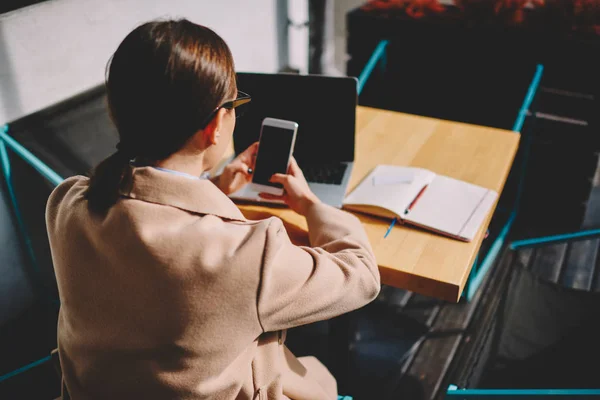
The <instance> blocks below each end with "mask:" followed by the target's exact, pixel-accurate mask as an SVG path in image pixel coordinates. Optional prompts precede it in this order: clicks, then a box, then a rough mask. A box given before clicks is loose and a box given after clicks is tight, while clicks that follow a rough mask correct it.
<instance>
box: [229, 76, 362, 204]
mask: <svg viewBox="0 0 600 400" xmlns="http://www.w3.org/2000/svg"><path fill="white" fill-rule="evenodd" d="M357 82H358V81H357V79H356V78H353V77H328V76H321V75H295V74H261V73H242V72H240V73H238V74H237V85H238V89H239V90H241V91H243V92H246V93H248V94H249V95H250V96H252V102H251V103H249V104H248V107H247V109H246V110H245V112H244V115H243V116H242V117H241V118H238V119H237V121H236V127H235V131H234V133H233V145H234V150H235V154H236V155H237V154H239V153H241V152H242V151H244V150H245V149H246V148H248V146H250V145H251V144H252V143H254V142H255V141H257V140H258V139H259V136H260V128H261V124H262V121H263V119H264V118H266V117H272V118H279V119H286V120H291V121H295V122H297V123H298V132H297V134H296V144H295V147H294V153H293V155H294V157H295V158H296V161H297V162H298V165H299V166H300V168H301V169H302V171H303V172H304V176H305V177H306V180H307V181H308V184H309V186H310V188H311V190H312V191H313V192H314V193H315V195H317V197H319V199H321V201H323V202H324V203H326V204H329V205H332V206H334V207H338V208H341V207H342V202H343V200H344V197H345V195H346V190H347V188H348V182H349V181H350V175H351V173H352V167H353V164H354V148H355V130H356V106H357V101H358V94H357ZM230 197H231V198H232V199H237V200H247V201H251V202H263V203H280V201H272V200H265V199H261V198H260V197H259V196H258V193H257V192H255V191H254V190H253V189H251V188H250V187H249V185H248V186H246V187H244V188H242V189H241V190H239V191H238V192H236V193H233V194H231V195H230Z"/></svg>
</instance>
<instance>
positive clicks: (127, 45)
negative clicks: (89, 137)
mask: <svg viewBox="0 0 600 400" xmlns="http://www.w3.org/2000/svg"><path fill="white" fill-rule="evenodd" d="M106 75H107V76H106V89H107V95H108V107H109V110H110V114H111V117H112V120H113V122H114V124H115V125H116V127H117V130H118V133H119V137H120V143H119V145H117V152H116V153H114V154H113V155H111V156H109V157H108V158H106V159H105V160H104V161H102V162H101V163H100V164H98V166H96V168H94V170H93V171H92V174H91V177H90V185H89V188H88V190H87V192H86V198H87V199H88V203H89V207H90V209H91V210H92V211H94V212H97V213H105V212H106V211H107V210H108V209H109V208H110V207H111V206H112V205H113V204H114V203H115V202H116V201H117V199H118V197H119V186H120V183H121V180H122V179H123V175H124V174H125V171H126V169H127V168H128V166H129V162H130V161H131V159H133V158H135V157H140V158H144V159H149V160H162V159H165V158H167V157H168V156H170V155H171V154H173V153H174V152H176V151H177V150H179V149H180V148H181V147H182V146H183V145H184V144H185V143H186V142H187V141H188V140H189V139H190V138H191V137H192V136H193V135H194V133H196V132H197V131H198V130H199V129H202V128H204V127H203V126H200V125H201V124H202V121H203V120H205V119H206V118H207V117H208V116H209V115H210V114H211V112H212V111H213V110H214V109H216V108H217V107H218V106H219V105H220V104H221V103H223V102H224V101H226V100H227V98H233V97H234V96H235V94H236V91H237V88H236V81H235V70H234V64H233V57H232V56H231V52H230V51H229V48H228V47H227V44H226V43H225V41H223V39H222V38H221V37H220V36H219V35H217V34H216V33H215V32H213V31H212V30H210V29H209V28H206V27H204V26H200V25H196V24H194V23H192V22H190V21H187V20H185V19H182V20H177V21H153V22H148V23H145V24H143V25H141V26H139V27H137V28H136V29H134V30H133V31H132V32H131V33H130V34H129V35H127V37H126V38H125V39H124V40H123V42H121V44H120V45H119V47H118V48H117V51H116V52H115V53H114V54H113V56H112V57H111V59H110V60H109V62H108V65H107V67H106Z"/></svg>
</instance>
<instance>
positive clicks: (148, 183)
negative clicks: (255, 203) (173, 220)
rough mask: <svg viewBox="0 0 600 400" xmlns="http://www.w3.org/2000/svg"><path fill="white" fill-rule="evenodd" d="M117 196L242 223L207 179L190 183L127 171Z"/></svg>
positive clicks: (148, 169) (143, 169)
mask: <svg viewBox="0 0 600 400" xmlns="http://www.w3.org/2000/svg"><path fill="white" fill-rule="evenodd" d="M120 193H121V195H123V196H126V197H129V198H132V199H139V200H143V201H147V202H150V203H156V204H163V205H167V206H171V207H177V208H180V209H182V210H186V211H191V212H194V213H197V214H211V215H216V216H218V217H221V218H224V219H229V220H238V221H245V220H246V219H245V218H244V216H243V214H242V212H241V211H240V209H239V208H238V207H237V206H236V205H235V203H234V202H233V201H231V199H230V198H229V197H227V196H226V195H225V194H224V193H223V192H222V191H221V190H220V189H219V188H218V187H217V186H215V184H214V183H212V182H211V181H210V180H208V179H190V178H188V177H185V176H179V175H175V174H170V173H168V172H164V171H160V170H157V169H155V168H152V167H133V166H131V167H129V168H128V170H127V172H126V173H125V176H124V177H123V182H122V184H121V189H120Z"/></svg>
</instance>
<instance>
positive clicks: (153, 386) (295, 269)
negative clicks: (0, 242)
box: [47, 20, 380, 400]
mask: <svg viewBox="0 0 600 400" xmlns="http://www.w3.org/2000/svg"><path fill="white" fill-rule="evenodd" d="M106 87H107V93H108V103H109V109H110V113H111V116H112V119H113V121H114V123H115V125H116V127H117V129H118V132H119V136H120V143H119V145H118V146H117V149H118V150H117V151H116V152H115V153H114V154H113V155H111V156H110V157H108V158H107V159H106V160H104V161H103V162H102V163H100V164H99V165H98V166H97V167H96V169H95V170H94V172H93V174H92V176H91V178H90V179H88V178H85V177H81V176H76V177H72V178H69V179H67V180H66V181H65V182H64V183H63V184H61V185H60V186H59V187H57V188H56V190H55V191H54V192H53V193H52V195H51V197H50V199H49V202H48V207H47V226H48V233H49V237H50V245H51V249H52V257H53V260H54V266H55V270H56V277H57V280H58V286H59V291H60V297H61V304H62V306H61V310H60V317H59V326H58V347H59V354H60V360H61V365H62V370H63V378H64V382H65V385H66V388H67V389H68V392H69V393H70V395H71V397H72V398H73V399H90V398H94V399H209V398H210V399H282V398H283V399H285V398H291V399H310V400H315V399H333V398H335V396H336V384H335V380H334V379H333V377H332V376H331V375H330V374H329V372H328V371H327V369H326V368H325V367H324V366H323V365H322V364H320V363H319V362H318V361H317V360H316V359H315V358H310V357H309V358H303V359H296V358H295V357H294V356H293V355H292V354H291V353H290V352H289V350H287V348H286V347H285V346H284V344H283V342H284V340H285V330H286V329H288V328H291V327H294V326H298V325H303V324H307V323H311V322H314V321H319V320H324V319H328V318H331V317H334V316H337V315H340V314H342V313H345V312H348V311H351V310H354V309H356V308H359V307H361V306H363V305H365V304H366V303H368V302H369V301H371V300H372V299H373V298H374V297H375V296H376V295H377V293H378V291H379V286H380V284H379V273H378V270H377V263H376V262H375V258H374V256H373V253H372V251H371V249H370V246H369V243H368V240H367V237H366V235H365V232H364V230H363V228H362V226H361V224H360V223H359V221H358V220H357V219H356V218H355V217H353V216H351V215H349V214H347V213H345V212H343V211H340V210H337V209H334V208H332V207H329V206H326V205H324V204H321V203H320V202H319V200H318V198H317V197H316V196H315V195H314V194H313V193H311V191H310V189H309V188H308V185H307V183H306V181H305V179H304V177H303V175H302V172H301V171H300V169H299V168H298V165H297V164H296V163H295V161H292V163H291V167H290V170H289V174H287V175H282V174H278V175H275V176H273V178H272V180H273V181H274V182H279V183H281V184H283V186H284V188H285V195H284V196H283V200H284V201H286V202H287V204H288V205H289V206H290V207H291V208H292V209H293V210H295V211H296V212H298V213H299V214H301V215H303V216H305V217H306V220H307V222H308V227H309V236H310V241H311V244H312V246H313V247H310V248H308V247H305V248H302V247H296V246H294V245H293V244H292V243H291V242H290V240H289V238H288V235H287V233H286V230H285V228H284V226H283V224H282V222H281V221H280V220H279V219H277V218H269V219H266V220H262V221H250V220H247V219H245V218H244V216H243V215H242V213H241V212H240V210H239V209H238V208H237V207H236V206H235V204H234V203H233V202H231V200H230V199H229V198H228V197H227V194H228V193H230V192H232V191H235V190H238V189H239V188H241V187H242V186H243V185H244V184H246V183H248V182H249V180H250V174H249V171H250V169H251V168H252V167H253V155H254V153H255V151H256V144H255V145H253V146H251V147H250V148H249V149H248V150H246V151H245V152H244V153H242V154H240V155H239V157H237V159H235V160H234V161H233V162H232V163H231V164H230V165H228V166H227V167H226V168H225V170H224V172H223V174H222V175H220V176H218V177H216V178H214V179H212V180H208V179H202V178H199V177H200V176H203V175H205V173H206V172H207V171H209V170H211V169H212V168H213V167H214V166H215V165H216V164H217V163H218V161H219V160H220V159H221V158H222V157H223V154H224V151H225V149H226V148H227V146H228V144H229V143H230V141H231V137H232V134H233V129H234V126H235V113H236V111H235V108H236V107H237V106H239V105H241V104H242V103H244V102H247V101H248V100H249V99H248V97H247V96H242V95H241V92H238V90H237V87H236V81H235V72H234V65H233V60H232V56H231V53H230V51H229V49H228V47H227V45H226V44H225V42H224V41H223V40H222V39H221V38H220V37H219V36H218V35H216V34H215V33H214V32H213V31H211V30H209V29H207V28H205V27H202V26H198V25H195V24H193V23H191V22H188V21H186V20H180V21H165V22H150V23H146V24H144V25H142V26H140V27H138V28H136V29H135V30H134V31H133V32H131V33H130V34H129V35H128V36H127V37H126V38H125V39H124V41H123V42H122V43H121V44H120V46H119V48H118V49H117V51H116V52H115V54H114V55H113V57H112V60H111V62H110V63H109V67H108V69H107V82H106ZM131 160H135V161H134V162H133V163H132V162H131Z"/></svg>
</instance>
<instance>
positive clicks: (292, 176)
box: [260, 157, 321, 215]
mask: <svg viewBox="0 0 600 400" xmlns="http://www.w3.org/2000/svg"><path fill="white" fill-rule="evenodd" d="M270 181H271V182H273V183H280V184H282V185H283V190H284V193H283V195H282V196H276V195H273V194H270V193H260V197H262V198H265V199H274V200H283V201H284V202H285V203H286V204H287V205H288V206H289V207H290V208H291V209H292V210H294V211H296V212H297V213H298V214H300V215H306V212H307V211H308V209H309V208H310V207H311V206H312V205H313V204H318V203H320V202H321V200H319V198H318V197H317V196H316V195H315V194H314V193H313V192H312V190H310V188H309V187H308V183H307V182H306V179H305V178H304V174H303V173H302V170H301V169H300V167H299V166H298V163H297V162H296V159H294V157H292V158H291V160H290V166H289V168H288V173H287V175H286V174H275V175H273V176H272V177H271V179H270Z"/></svg>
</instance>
